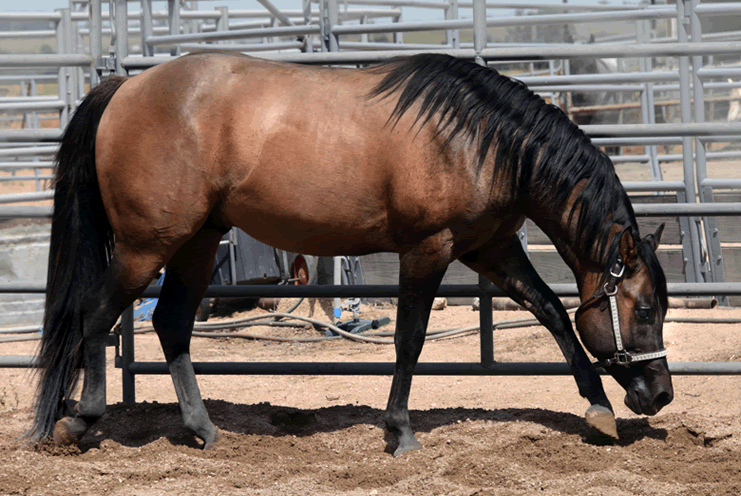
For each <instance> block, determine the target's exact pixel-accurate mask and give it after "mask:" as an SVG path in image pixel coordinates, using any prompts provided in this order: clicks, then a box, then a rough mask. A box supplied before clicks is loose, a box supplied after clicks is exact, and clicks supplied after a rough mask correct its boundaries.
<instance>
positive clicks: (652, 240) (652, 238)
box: [646, 224, 664, 251]
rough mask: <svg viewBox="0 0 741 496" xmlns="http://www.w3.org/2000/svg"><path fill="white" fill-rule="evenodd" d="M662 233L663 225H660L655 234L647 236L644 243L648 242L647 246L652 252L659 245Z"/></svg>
mask: <svg viewBox="0 0 741 496" xmlns="http://www.w3.org/2000/svg"><path fill="white" fill-rule="evenodd" d="M663 233H664V224H661V225H660V226H659V227H658V229H656V232H655V233H653V234H649V235H648V236H646V241H648V244H649V245H650V246H651V249H652V250H653V251H656V248H658V247H659V243H660V242H661V235H662V234H663Z"/></svg>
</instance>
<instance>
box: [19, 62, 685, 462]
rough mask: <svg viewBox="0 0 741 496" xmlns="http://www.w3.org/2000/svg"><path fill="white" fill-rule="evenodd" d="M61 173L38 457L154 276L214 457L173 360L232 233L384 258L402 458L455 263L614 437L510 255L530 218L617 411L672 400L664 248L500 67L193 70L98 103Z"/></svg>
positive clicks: (186, 361) (563, 333) (77, 122)
mask: <svg viewBox="0 0 741 496" xmlns="http://www.w3.org/2000/svg"><path fill="white" fill-rule="evenodd" d="M57 161H58V165H57V171H56V182H55V196H54V217H53V221H52V238H51V246H50V255H49V270H48V289H47V304H46V315H45V319H44V333H43V339H42V344H41V348H40V352H39V363H40V365H41V367H42V369H41V370H42V372H41V377H40V381H39V386H38V395H37V399H36V403H35V417H34V424H33V427H32V429H31V431H30V434H29V435H30V437H31V438H32V439H35V440H44V439H48V438H53V440H54V441H55V442H58V443H78V442H79V441H80V439H81V438H82V436H83V435H84V434H85V432H87V430H88V429H89V428H90V427H91V426H92V425H93V424H94V423H95V421H96V420H97V419H98V418H100V417H101V416H102V415H103V413H104V410H105V406H106V389H105V365H106V364H105V342H106V336H107V334H108V332H109V330H110V329H111V327H112V326H113V324H114V323H115V322H116V319H117V318H118V317H119V315H120V314H121V313H122V311H123V310H124V309H125V308H127V307H128V306H129V305H131V304H132V303H133V302H134V301H135V300H136V298H138V297H139V296H140V295H141V293H142V291H143V290H144V288H146V287H147V285H148V284H149V282H150V281H151V279H152V277H153V276H155V275H156V274H157V273H158V271H159V270H160V269H161V268H162V267H163V266H164V265H165V264H167V273H166V277H165V281H164V284H163V286H162V291H161V296H160V299H159V303H158V306H157V309H156V310H155V312H154V315H153V319H152V322H153V325H154V327H155V329H156V331H157V334H158V336H159V339H160V341H161V344H162V348H163V350H164V354H165V358H166V360H167V363H168V366H169V369H170V374H171V376H172V380H173V383H174V385H175V390H176V392H177V396H178V401H179V403H180V407H181V410H182V416H183V420H184V422H185V425H186V426H187V427H188V428H189V429H190V430H192V431H193V432H194V433H195V435H196V436H198V437H199V438H200V439H202V440H203V442H204V448H209V447H211V446H212V445H213V444H214V442H216V441H217V440H218V438H219V436H220V435H219V432H218V429H217V428H216V427H215V426H214V425H213V424H212V423H211V421H210V419H209V416H208V413H207V412H206V409H205V408H204V404H203V401H202V399H201V394H200V391H199V388H198V385H197V382H196V376H195V374H194V371H193V366H192V364H191V359H190V351H189V350H190V338H191V331H192V329H193V321H194V316H195V313H196V310H197V308H198V306H199V303H200V301H201V298H202V297H203V294H204V292H205V290H206V288H207V285H208V283H209V278H210V275H211V268H212V267H213V259H214V254H215V252H216V250H217V248H218V245H219V241H220V239H221V236H222V233H224V232H225V231H226V230H227V229H229V228H230V227H232V226H237V227H239V228H241V229H242V230H244V231H245V232H246V233H248V234H249V235H250V236H252V237H254V238H256V239H258V240H260V241H262V242H264V243H266V244H269V245H271V246H274V247H276V248H280V249H283V250H288V251H292V252H296V253H306V254H310V255H321V256H334V255H362V254H367V253H373V252H380V251H389V252H396V253H398V254H399V260H400V271H399V272H400V274H399V302H398V310H397V319H396V334H395V338H394V339H395V346H396V366H395V371H394V376H393V381H392V385H391V392H390V396H389V401H388V406H387V410H386V414H385V417H384V419H385V423H386V426H387V428H388V430H389V431H390V432H392V433H393V434H394V436H395V439H396V440H397V441H398V447H396V450H395V454H396V455H398V454H401V453H404V452H406V451H408V450H411V449H416V448H419V447H420V444H419V443H418V442H417V440H416V439H415V437H414V433H413V432H412V429H411V426H410V423H409V412H408V408H407V404H408V398H409V392H410V387H411V382H412V374H413V372H414V367H415V365H416V363H417V360H418V357H419V354H420V352H421V350H422V345H423V343H424V339H425V332H426V327H427V322H428V317H429V314H430V307H431V304H432V301H433V298H434V296H435V293H436V291H437V289H438V286H439V284H440V281H441V280H442V278H443V275H444V274H445V271H446V268H447V267H448V265H449V264H450V263H451V262H452V261H454V260H456V259H458V260H460V261H462V262H463V263H464V264H466V265H467V266H468V267H470V268H471V269H473V270H474V271H476V272H478V273H479V274H483V275H484V276H486V277H488V278H489V279H490V280H491V281H492V282H493V283H494V284H496V285H497V286H499V287H500V288H501V289H502V290H504V291H505V292H506V293H507V294H508V295H509V296H510V297H512V298H513V299H514V300H515V301H517V302H518V303H520V304H522V305H524V306H526V307H527V308H528V309H530V311H532V313H533V314H535V316H536V317H537V318H538V319H539V320H540V321H541V322H542V323H543V324H544V325H545V326H546V327H547V328H548V329H549V330H550V331H551V333H552V334H553V336H554V337H555V339H556V341H557V342H558V344H559V346H560V348H561V350H562V351H563V354H564V357H565V358H566V361H567V362H568V363H569V365H570V367H571V370H572V371H573V374H574V377H575V379H576V382H577V386H578V390H579V393H580V394H581V395H582V396H584V397H585V398H586V399H587V400H588V401H589V403H590V407H589V410H588V413H587V421H588V423H589V424H590V425H592V426H594V427H596V428H597V429H599V430H601V431H603V432H606V433H608V434H611V435H616V430H615V420H614V415H613V413H612V407H611V405H610V402H609V400H608V398H607V396H606V395H605V392H604V390H603V387H602V383H601V379H600V376H599V375H598V373H597V372H596V371H595V370H594V369H593V367H592V363H591V362H590V359H589V358H588V356H587V354H586V353H585V351H584V349H583V348H582V346H581V344H580V343H579V340H578V339H577V337H576V334H575V333H574V330H573V327H572V324H571V321H570V320H569V316H568V314H567V313H566V311H565V309H564V307H563V306H562V305H561V303H560V301H559V299H558V298H557V297H556V295H555V294H554V293H553V292H552V291H551V290H550V289H549V287H548V286H547V285H546V284H545V283H544V282H543V280H542V279H541V278H540V277H539V276H538V274H537V273H536V271H535V270H534V268H533V267H532V265H531V264H530V261H529V260H528V257H527V255H526V254H525V252H524V251H523V248H522V246H521V244H520V242H519V240H518V239H517V236H516V233H517V230H518V229H519V228H520V226H522V224H523V222H524V220H525V218H526V217H529V218H530V219H532V220H533V221H534V222H535V223H536V224H537V225H538V226H540V228H541V229H542V230H543V231H544V232H545V233H546V234H547V235H548V236H549V237H550V238H551V239H552V240H553V242H554V244H555V246H556V248H557V249H558V251H559V253H560V254H561V256H562V257H563V259H564V260H565V261H566V263H567V264H568V265H569V266H570V267H571V269H572V270H573V272H574V274H575V276H576V280H577V283H578V286H579V291H580V294H581V299H582V301H583V302H584V304H583V305H582V307H581V309H580V311H579V313H578V315H577V317H576V328H577V330H578V331H579V333H580V335H581V338H582V341H583V343H584V345H585V346H586V347H587V349H588V350H589V351H590V352H591V353H592V354H593V355H594V356H595V357H597V358H598V359H600V360H604V363H603V365H604V367H605V368H606V369H607V370H608V371H609V373H610V374H612V375H613V376H614V377H615V378H616V379H617V380H618V381H619V382H620V384H622V385H623V387H624V388H625V389H626V392H627V395H626V400H625V402H626V404H627V405H628V406H629V407H630V408H631V409H632V410H633V411H634V412H636V413H643V414H649V415H651V414H655V413H656V412H658V411H659V410H660V409H661V407H663V406H664V405H666V404H667V403H669V402H670V401H671V400H672V395H673V392H672V385H671V379H670V376H669V371H668V368H667V362H666V358H665V356H664V355H665V351H664V348H663V342H662V334H661V331H662V323H663V320H664V316H665V314H666V309H667V295H666V282H665V279H664V275H663V272H662V270H661V267H660V265H659V263H658V261H657V258H656V255H655V250H656V247H657V245H658V243H659V238H660V234H661V232H660V230H659V232H657V233H656V234H655V235H649V236H647V237H645V238H643V239H641V238H640V237H639V235H638V227H637V225H636V220H635V215H634V213H633V209H632V207H631V205H630V202H629V200H628V197H627V195H626V193H625V191H624V190H623V188H622V187H621V185H620V181H619V180H618V178H617V176H616V175H615V171H614V168H613V166H612V164H611V163H610V161H609V159H608V158H607V157H606V156H605V155H604V154H603V153H601V152H600V151H599V150H597V149H596V148H595V147H594V146H593V145H592V144H591V142H590V141H589V139H588V138H587V137H586V136H585V135H584V134H583V133H582V132H581V131H580V130H579V129H578V128H577V127H576V126H575V125H574V124H573V123H571V122H570V121H569V120H568V118H567V117H566V116H565V115H564V114H563V113H562V112H561V111H560V110H559V109H558V108H556V107H554V106H550V105H547V104H546V103H545V102H544V101H543V100H542V99H541V98H539V97H538V96H536V95H535V94H533V93H532V92H531V91H529V90H528V89H527V88H526V87H524V86H523V85H522V84H520V83H518V82H516V81H513V80H511V79H509V78H507V77H504V76H502V75H500V74H498V73H497V72H496V71H493V70H490V69H487V68H484V67H481V66H478V65H476V64H474V63H472V62H468V61H463V60H459V59H455V58H452V57H448V56H443V55H432V54H427V55H416V56H413V57H409V58H401V59H395V60H391V61H389V62H386V63H383V64H380V65H378V66H375V67H372V68H366V69H337V68H323V67H304V66H300V65H292V64H284V63H277V62H270V61H266V60H261V59H256V58H251V57H247V56H241V55H231V54H220V53H202V54H194V55H188V56H184V57H181V58H178V59H177V60H174V61H171V62H168V63H166V64H162V65H159V66H157V67H154V68H152V69H149V70H147V71H145V72H143V73H142V74H140V75H137V76H134V77H131V78H122V77H111V78H108V79H106V80H105V81H103V83H102V84H100V85H99V86H97V87H96V88H94V89H93V90H92V91H91V92H90V93H89V94H88V96H87V97H86V98H85V100H84V101H83V102H82V104H81V105H80V107H79V108H78V110H77V112H76V113H75V115H74V117H73V118H72V120H71V121H70V123H69V125H68V127H67V129H66V131H65V132H64V135H63V138H62V143H61V148H60V150H59V153H58V156H57ZM297 184H301V191H302V194H301V195H296V194H295V188H296V185H297ZM327 185H331V192H330V191H328V190H327ZM330 193H331V194H330ZM615 324H617V325H618V327H615ZM83 368H84V370H85V374H84V382H83V387H82V392H81V395H80V399H79V402H78V403H77V404H76V405H74V408H73V409H70V408H69V404H70V403H69V402H68V401H66V400H69V398H70V397H71V396H72V394H73V391H74V387H75V385H76V383H77V380H78V376H79V374H80V371H81V370H82V369H83Z"/></svg>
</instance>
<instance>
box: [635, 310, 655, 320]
mask: <svg viewBox="0 0 741 496" xmlns="http://www.w3.org/2000/svg"><path fill="white" fill-rule="evenodd" d="M636 315H637V316H638V320H640V321H647V320H648V318H649V316H650V315H651V309H650V308H647V307H638V308H636Z"/></svg>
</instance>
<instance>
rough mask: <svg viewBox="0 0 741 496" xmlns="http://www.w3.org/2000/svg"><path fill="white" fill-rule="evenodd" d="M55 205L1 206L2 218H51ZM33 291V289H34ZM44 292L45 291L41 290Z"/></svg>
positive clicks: (0, 213)
mask: <svg viewBox="0 0 741 496" xmlns="http://www.w3.org/2000/svg"><path fill="white" fill-rule="evenodd" d="M53 212H54V207H5V206H4V207H0V219H50V218H51V216H52V213H53ZM32 292H33V291H32ZM41 292H42V293H43V291H41Z"/></svg>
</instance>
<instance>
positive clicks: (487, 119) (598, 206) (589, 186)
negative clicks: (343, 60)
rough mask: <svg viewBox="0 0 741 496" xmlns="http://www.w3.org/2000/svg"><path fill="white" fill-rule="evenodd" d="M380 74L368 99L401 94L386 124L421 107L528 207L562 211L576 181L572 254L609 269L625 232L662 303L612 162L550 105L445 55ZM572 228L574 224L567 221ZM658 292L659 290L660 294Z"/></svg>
mask: <svg viewBox="0 0 741 496" xmlns="http://www.w3.org/2000/svg"><path fill="white" fill-rule="evenodd" d="M372 70H373V71H375V72H378V73H382V74H385V77H384V78H383V80H382V81H381V82H380V83H379V84H378V85H377V86H376V87H375V88H374V89H373V91H372V92H371V93H370V95H369V98H374V97H382V98H385V97H389V96H391V95H392V94H398V98H399V99H398V101H397V103H396V107H395V108H394V111H393V112H392V114H391V116H390V117H389V122H393V123H394V124H396V123H398V121H399V119H401V117H402V116H403V115H404V114H405V113H406V112H407V111H408V110H409V109H410V108H411V107H412V106H413V105H414V104H415V103H416V102H419V110H418V111H417V116H416V120H415V122H416V123H421V124H422V125H424V124H426V123H428V122H429V121H431V120H433V119H436V121H437V122H436V129H437V132H438V133H439V135H441V136H443V137H444V138H445V141H444V143H445V146H448V145H449V144H450V143H451V142H452V141H453V140H455V139H456V138H458V137H461V138H463V139H466V140H467V141H468V142H469V143H476V144H477V145H478V150H477V152H478V163H477V164H475V165H476V167H477V172H479V171H480V170H481V167H482V165H483V163H484V161H485V159H486V157H487V154H488V153H489V151H490V149H491V146H492V143H494V144H495V145H496V146H495V147H494V150H495V154H496V156H495V171H496V172H495V174H497V176H498V179H500V180H507V179H506V178H508V180H509V182H510V184H511V187H512V191H513V192H515V193H516V194H517V195H518V196H519V198H520V199H521V200H522V201H524V202H525V204H527V202H528V201H530V200H537V201H538V202H539V203H541V204H548V205H553V206H554V207H555V209H556V210H557V211H558V212H563V211H564V210H565V208H566V207H567V202H568V200H569V198H570V196H571V194H572V192H573V191H574V189H575V188H576V187H577V185H579V184H580V183H582V182H584V187H583V189H582V191H581V193H580V194H579V196H578V198H577V199H576V201H575V202H574V204H573V205H572V208H571V211H570V216H571V217H572V218H574V220H576V224H575V225H572V229H573V232H572V233H569V235H570V236H573V238H574V239H573V242H574V243H575V244H576V246H575V248H576V249H577V250H578V251H580V252H581V253H584V254H589V255H591V256H593V257H595V260H598V261H601V262H602V263H603V264H604V265H603V267H605V270H606V271H608V270H609V267H612V266H613V265H614V262H615V260H616V259H617V257H618V242H617V241H618V240H619V239H620V236H615V237H614V238H613V242H612V243H609V239H610V234H611V229H612V226H613V225H614V224H619V225H622V226H623V229H629V230H630V231H631V232H632V235H633V237H634V239H635V241H636V245H638V246H639V247H640V249H639V253H640V255H641V258H642V259H643V261H644V262H645V263H646V264H647V266H648V268H649V270H650V272H651V273H652V278H653V282H654V289H655V291H657V292H658V293H659V294H660V295H661V294H662V293H663V295H664V298H665V297H666V296H665V295H666V281H665V279H664V275H663V271H662V270H661V267H660V265H659V263H658V260H657V259H656V256H655V253H654V252H653V250H651V249H650V248H649V249H646V246H647V245H646V243H645V242H644V241H641V240H640V239H639V237H638V226H637V223H636V219H635V213H634V212H633V207H632V206H631V204H630V201H629V199H628V195H627V194H626V192H625V190H624V189H623V187H622V186H621V184H620V180H619V179H618V177H617V174H616V173H615V168H614V166H613V165H612V162H611V161H610V159H609V158H608V157H607V155H605V154H604V153H603V152H602V151H600V150H599V149H598V148H597V147H595V146H594V145H593V144H592V142H591V141H590V139H589V138H588V137H587V136H586V135H585V134H584V133H583V132H582V131H581V130H580V129H579V128H578V127H577V126H576V125H575V124H574V123H573V122H571V120H569V118H568V117H567V116H566V115H565V114H564V113H563V112H562V111H561V109H559V108H558V107H556V106H555V105H549V104H547V103H546V102H545V101H544V100H543V99H542V98H540V97H539V96H538V95H536V94H535V93H533V92H532V91H530V90H529V89H528V88H527V87H526V86H525V85H524V84H523V83H522V82H520V81H517V80H514V79H511V78H509V77H506V76H502V75H501V74H499V73H498V72H497V71H495V70H493V69H489V68H486V67H482V66H480V65H478V64H475V63H473V62H470V61H466V60H461V59H457V58H455V57H450V56H447V55H439V54H422V55H415V56H412V57H404V58H397V59H393V60H391V61H389V62H386V63H383V64H380V65H379V66H376V67H375V68H373V69H372ZM572 224H573V223H572ZM661 288H663V290H662V289H661Z"/></svg>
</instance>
